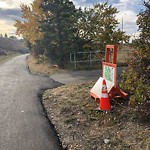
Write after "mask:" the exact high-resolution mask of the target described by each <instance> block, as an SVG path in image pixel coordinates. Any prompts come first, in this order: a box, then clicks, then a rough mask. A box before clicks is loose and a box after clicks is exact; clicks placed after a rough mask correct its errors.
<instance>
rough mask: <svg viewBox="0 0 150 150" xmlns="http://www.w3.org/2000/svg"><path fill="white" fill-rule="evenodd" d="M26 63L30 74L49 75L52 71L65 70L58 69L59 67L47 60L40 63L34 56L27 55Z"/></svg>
mask: <svg viewBox="0 0 150 150" xmlns="http://www.w3.org/2000/svg"><path fill="white" fill-rule="evenodd" d="M27 64H28V66H29V70H30V71H31V73H32V74H44V75H51V74H54V73H63V72H65V70H62V69H60V68H59V67H57V66H55V65H52V64H50V63H47V62H44V63H43V62H42V63H40V62H39V61H38V60H37V59H36V58H35V57H33V56H32V55H29V56H28V58H27Z"/></svg>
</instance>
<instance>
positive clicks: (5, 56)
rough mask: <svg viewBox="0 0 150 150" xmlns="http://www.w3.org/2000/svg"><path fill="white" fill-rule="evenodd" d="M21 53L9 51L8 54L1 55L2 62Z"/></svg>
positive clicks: (0, 61) (0, 60) (0, 62)
mask: <svg viewBox="0 0 150 150" xmlns="http://www.w3.org/2000/svg"><path fill="white" fill-rule="evenodd" d="M17 55H19V54H18V53H13V52H9V53H7V55H0V64H2V63H4V62H6V61H7V60H9V59H11V58H13V57H15V56H17Z"/></svg>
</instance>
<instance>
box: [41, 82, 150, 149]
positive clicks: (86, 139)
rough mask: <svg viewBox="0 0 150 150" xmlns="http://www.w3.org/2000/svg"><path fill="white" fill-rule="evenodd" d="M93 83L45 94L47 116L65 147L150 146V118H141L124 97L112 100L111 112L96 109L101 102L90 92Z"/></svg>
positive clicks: (140, 147)
mask: <svg viewBox="0 0 150 150" xmlns="http://www.w3.org/2000/svg"><path fill="white" fill-rule="evenodd" d="M93 85H94V82H93V81H89V82H86V83H85V82H84V83H78V84H74V85H65V86H61V87H58V88H56V89H52V90H47V91H46V92H45V93H44V95H43V103H44V106H45V108H46V110H47V114H48V117H49V118H50V120H51V121H52V123H53V124H54V125H55V127H56V129H57V132H58V133H59V136H60V140H61V142H62V145H63V148H66V149H68V150H149V149H150V136H149V135H150V126H149V124H148V123H150V122H143V121H141V120H140V117H139V115H138V114H137V110H136V109H135V108H134V109H131V108H128V107H127V106H126V105H125V104H126V102H125V101H123V100H120V103H119V104H118V102H117V101H113V103H112V105H113V106H114V109H113V110H112V111H110V112H107V113H106V112H97V111H95V108H97V107H98V105H99V104H98V103H96V102H95V101H94V100H93V99H91V98H90V96H89V91H90V89H91V87H92V86H93ZM122 103H124V105H123V104H122ZM147 119H148V118H147ZM107 140H108V143H107ZM105 142H106V143H105Z"/></svg>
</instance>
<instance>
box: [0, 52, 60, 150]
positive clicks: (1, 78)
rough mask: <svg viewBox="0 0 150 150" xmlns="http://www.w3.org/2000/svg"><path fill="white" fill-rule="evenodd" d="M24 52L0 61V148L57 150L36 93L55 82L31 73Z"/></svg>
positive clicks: (52, 132)
mask: <svg viewBox="0 0 150 150" xmlns="http://www.w3.org/2000/svg"><path fill="white" fill-rule="evenodd" d="M25 59H26V55H22V56H18V57H15V58H13V59H12V60H9V61H7V62H6V63H4V64H2V65H0V150H60V146H59V142H58V139H57V136H56V135H55V133H54V131H53V128H52V127H51V125H50V123H49V122H48V120H47V119H46V117H45V114H44V111H43V108H42V105H41V102H40V100H39V99H38V96H37V93H38V91H39V89H41V88H48V87H49V88H52V87H54V86H57V84H58V83H56V82H54V81H53V80H51V79H50V78H46V77H42V76H34V75H30V73H29V72H28V69H27V67H26V63H25Z"/></svg>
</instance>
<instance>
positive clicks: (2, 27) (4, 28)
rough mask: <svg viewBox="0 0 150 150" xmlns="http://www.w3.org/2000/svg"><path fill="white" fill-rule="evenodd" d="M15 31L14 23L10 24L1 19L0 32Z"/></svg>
mask: <svg viewBox="0 0 150 150" xmlns="http://www.w3.org/2000/svg"><path fill="white" fill-rule="evenodd" d="M14 31H15V27H14V26H13V25H10V24H8V22H6V21H1V20H0V33H1V34H4V33H7V34H8V33H9V34H10V33H12V32H14Z"/></svg>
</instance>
